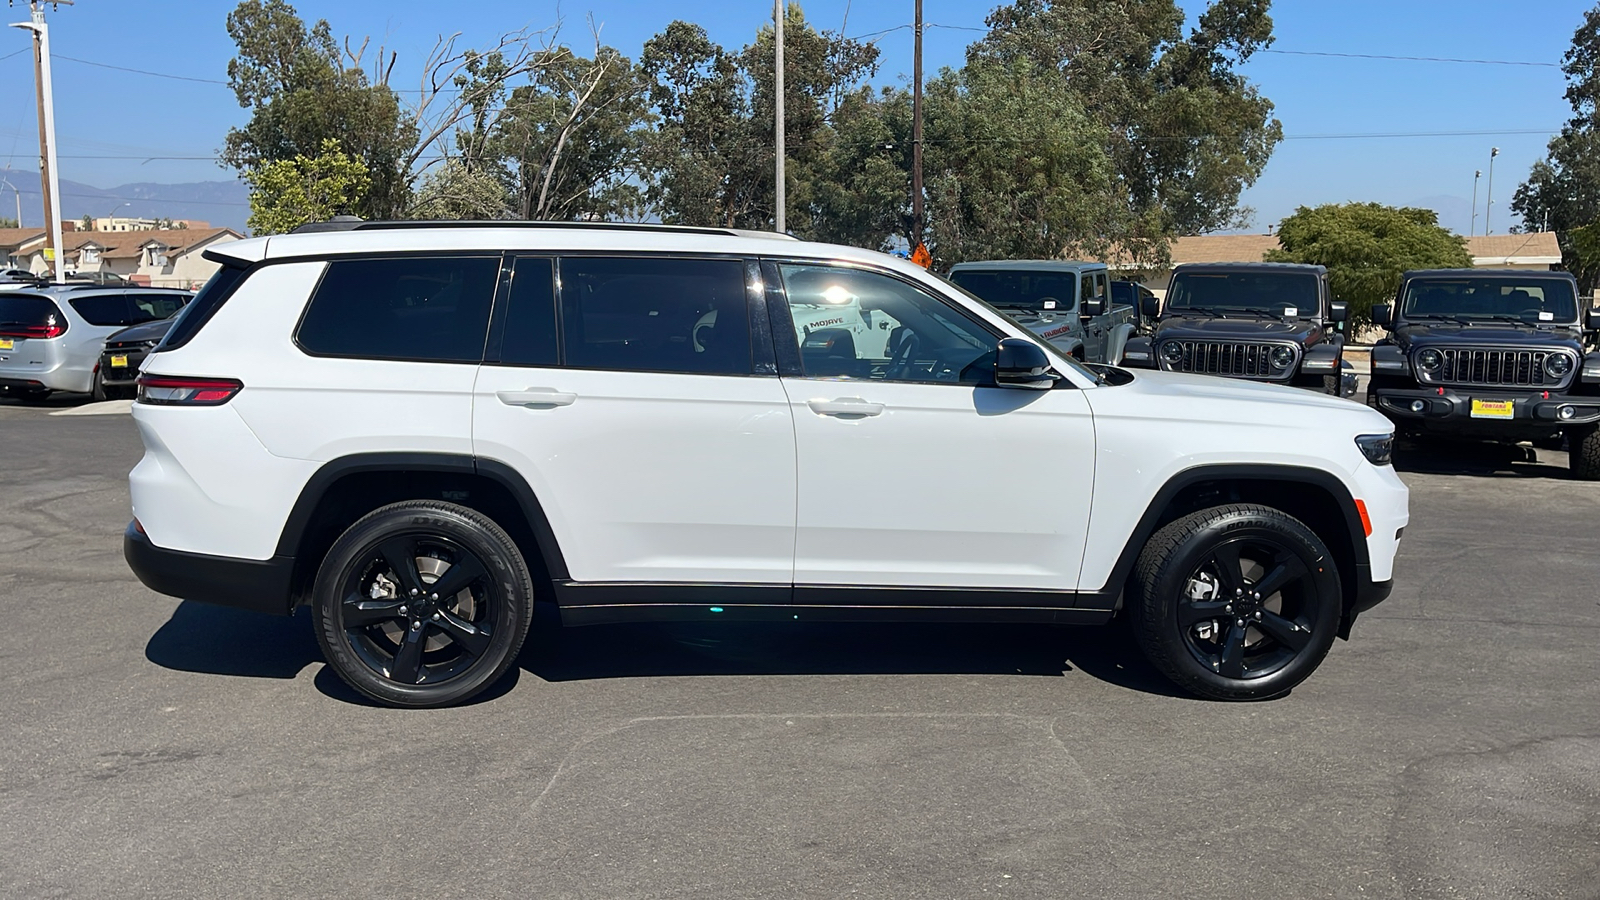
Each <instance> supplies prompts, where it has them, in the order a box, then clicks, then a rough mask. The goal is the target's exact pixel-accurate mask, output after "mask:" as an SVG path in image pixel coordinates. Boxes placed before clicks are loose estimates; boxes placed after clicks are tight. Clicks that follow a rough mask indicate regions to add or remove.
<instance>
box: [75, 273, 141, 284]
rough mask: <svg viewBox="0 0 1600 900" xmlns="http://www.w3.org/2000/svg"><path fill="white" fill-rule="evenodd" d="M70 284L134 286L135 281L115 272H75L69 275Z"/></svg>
mask: <svg viewBox="0 0 1600 900" xmlns="http://www.w3.org/2000/svg"><path fill="white" fill-rule="evenodd" d="M67 283H68V284H97V285H100V286H102V287H132V286H133V282H131V281H129V280H128V279H126V278H123V277H122V276H121V275H118V274H117V273H115V272H74V273H72V274H71V275H68V276H67Z"/></svg>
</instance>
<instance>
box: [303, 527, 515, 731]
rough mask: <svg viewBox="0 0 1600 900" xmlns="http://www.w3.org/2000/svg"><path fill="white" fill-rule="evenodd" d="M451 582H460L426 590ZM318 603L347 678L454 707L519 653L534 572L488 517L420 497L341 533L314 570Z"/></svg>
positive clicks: (415, 702)
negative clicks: (450, 588)
mask: <svg viewBox="0 0 1600 900" xmlns="http://www.w3.org/2000/svg"><path fill="white" fill-rule="evenodd" d="M452 571H456V572H458V574H457V575H456V576H452V575H451V574H450V573H451V572H452ZM446 581H449V582H451V583H452V584H459V585H460V588H459V589H458V590H456V591H455V592H454V593H446V594H444V596H442V597H441V596H440V593H444V592H443V591H441V592H439V593H435V592H433V591H431V590H429V588H431V587H432V586H433V585H436V584H441V583H444V582H446ZM446 590H448V588H446ZM412 597H415V599H412ZM312 607H313V610H314V612H315V617H316V632H317V642H318V643H319V644H321V645H322V652H323V654H324V655H325V657H326V658H327V660H328V664H329V665H331V666H333V668H334V671H336V672H338V673H339V677H341V678H343V679H344V680H345V683H346V684H349V685H350V686H351V687H352V688H355V689H356V690H357V691H360V692H361V693H362V694H364V695H365V696H367V697H370V698H372V699H373V700H376V701H378V702H379V703H383V704H386V705H388V706H397V707H407V708H423V707H437V706H450V705H452V704H456V703H461V702H463V701H465V700H467V699H469V698H471V697H473V696H474V695H476V694H478V693H479V692H480V691H483V690H484V689H486V688H488V687H489V686H490V685H492V684H494V683H495V682H496V681H499V680H500V678H501V676H503V675H505V673H506V670H507V669H509V668H510V667H511V664H512V663H513V662H514V661H515V660H516V657H517V652H518V651H519V650H520V649H521V648H522V642H523V640H524V639H526V637H527V635H528V626H529V623H530V622H531V621H532V619H533V580H532V578H531V577H530V576H529V574H528V567H527V563H526V562H525V561H524V560H523V558H522V553H521V551H519V550H518V549H517V545H516V543H515V542H514V541H513V540H512V539H511V536H510V535H508V534H506V532H505V530H504V529H502V528H501V527H500V526H499V525H497V524H495V522H494V521H493V520H491V519H489V518H487V517H485V516H484V515H482V514H480V513H478V512H477V511H475V510H472V509H468V508H466V507H464V506H457V505H455V504H452V503H439V502H433V501H423V500H416V501H408V502H405V503H395V504H391V505H389V506H385V507H382V508H381V509H377V510H375V511H373V512H371V513H368V514H367V515H366V516H365V517H363V518H362V519H361V520H360V521H358V522H356V523H355V524H354V525H351V526H350V527H349V529H347V530H346V531H345V533H344V534H342V535H340V537H339V539H338V540H337V541H335V542H334V544H333V547H332V548H331V549H329V551H328V555H327V556H326V557H324V559H323V561H322V565H321V567H320V568H319V569H318V570H317V578H316V584H315V587H314V589H313V594H312ZM402 610H404V612H402Z"/></svg>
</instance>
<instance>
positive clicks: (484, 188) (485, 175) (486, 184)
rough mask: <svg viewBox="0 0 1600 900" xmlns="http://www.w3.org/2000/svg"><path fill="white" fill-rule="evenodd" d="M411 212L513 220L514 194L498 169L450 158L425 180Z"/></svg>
mask: <svg viewBox="0 0 1600 900" xmlns="http://www.w3.org/2000/svg"><path fill="white" fill-rule="evenodd" d="M408 214H409V216H410V217H411V218H413V219H436V220H452V219H509V218H511V195H510V193H509V192H508V191H507V190H506V185H505V181H504V179H503V178H501V177H499V175H497V174H496V173H495V172H493V171H490V170H487V169H485V168H484V167H482V166H479V167H477V168H473V167H472V166H470V165H469V164H468V163H467V162H466V161H464V160H460V159H448V160H445V161H444V163H443V164H442V165H439V166H436V167H435V168H434V169H433V170H432V171H430V172H429V173H428V175H427V176H426V177H425V178H424V179H423V181H422V185H421V186H420V187H418V188H417V192H416V197H415V198H414V199H413V201H412V203H411V208H410V210H409V211H408Z"/></svg>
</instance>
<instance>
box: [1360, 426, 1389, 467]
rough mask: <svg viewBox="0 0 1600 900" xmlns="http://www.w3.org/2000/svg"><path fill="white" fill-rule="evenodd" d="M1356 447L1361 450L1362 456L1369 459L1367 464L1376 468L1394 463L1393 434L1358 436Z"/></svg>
mask: <svg viewBox="0 0 1600 900" xmlns="http://www.w3.org/2000/svg"><path fill="white" fill-rule="evenodd" d="M1356 446H1357V447H1360V448H1361V455H1362V456H1365V457H1366V458H1367V462H1369V463H1372V464H1373V465H1375V466H1387V465H1389V464H1391V463H1393V462H1394V433H1393V432H1391V433H1389V434H1363V435H1358V436H1357V437H1356Z"/></svg>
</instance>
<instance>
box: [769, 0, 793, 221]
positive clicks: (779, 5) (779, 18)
mask: <svg viewBox="0 0 1600 900" xmlns="http://www.w3.org/2000/svg"><path fill="white" fill-rule="evenodd" d="M783 13H784V9H783V0H772V23H773V27H774V33H773V37H774V38H775V39H776V49H777V51H778V60H777V65H776V67H775V70H774V72H773V77H772V80H773V100H774V106H775V109H774V113H773V120H774V124H773V128H774V141H775V143H776V144H777V153H776V156H777V172H776V173H775V179H774V184H775V185H776V187H777V191H776V195H775V196H774V198H773V208H774V209H775V215H774V220H775V221H776V223H777V228H776V229H775V230H776V231H777V232H778V233H779V234H784V233H786V232H787V231H788V230H789V223H788V217H787V216H786V215H784V210H785V208H786V207H787V206H788V205H789V204H788V200H789V198H788V196H787V194H788V185H786V184H784V182H783V157H784V149H783Z"/></svg>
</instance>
